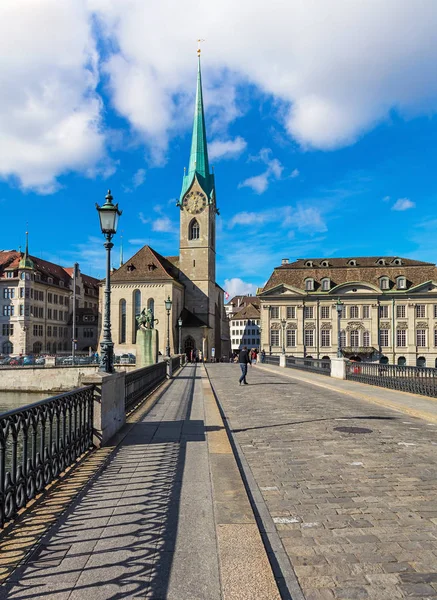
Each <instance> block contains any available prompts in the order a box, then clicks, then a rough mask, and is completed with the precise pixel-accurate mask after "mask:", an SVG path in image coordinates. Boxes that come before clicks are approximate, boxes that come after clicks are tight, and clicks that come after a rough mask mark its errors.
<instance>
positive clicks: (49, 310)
mask: <svg viewBox="0 0 437 600" xmlns="http://www.w3.org/2000/svg"><path fill="white" fill-rule="evenodd" d="M47 318H48V319H51V318H52V309H51V308H48V309H47Z"/></svg>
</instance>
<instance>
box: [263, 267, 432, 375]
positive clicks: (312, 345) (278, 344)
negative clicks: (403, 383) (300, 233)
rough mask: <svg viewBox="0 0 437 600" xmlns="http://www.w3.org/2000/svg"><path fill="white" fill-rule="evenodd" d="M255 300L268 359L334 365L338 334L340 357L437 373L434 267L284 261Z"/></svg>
mask: <svg viewBox="0 0 437 600" xmlns="http://www.w3.org/2000/svg"><path fill="white" fill-rule="evenodd" d="M259 299H260V302H261V324H262V340H261V347H262V348H263V349H264V350H265V351H266V353H271V354H280V353H282V352H283V351H285V353H286V354H288V355H293V356H303V357H305V356H306V357H313V358H325V357H328V358H332V357H334V356H337V350H338V347H339V334H340V347H341V352H342V355H343V356H345V357H347V358H351V359H353V360H356V361H370V362H382V363H384V362H389V363H391V364H399V365H412V366H416V365H419V366H429V367H435V366H437V362H436V361H437V268H436V266H435V265H434V264H433V263H426V262H421V261H415V260H411V259H406V258H401V257H357V258H332V259H330V258H317V259H302V260H297V261H295V262H292V263H290V262H289V261H288V260H287V259H284V260H283V261H282V265H281V266H279V267H277V268H275V269H274V271H273V273H272V275H271V276H270V278H269V280H268V282H267V283H266V285H265V286H264V288H263V289H262V291H260V292H259ZM338 299H340V301H341V303H342V304H343V306H342V308H341V314H340V320H338V313H337V309H336V303H337V302H338ZM338 325H339V326H338Z"/></svg>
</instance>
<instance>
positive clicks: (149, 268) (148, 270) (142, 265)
mask: <svg viewBox="0 0 437 600" xmlns="http://www.w3.org/2000/svg"><path fill="white" fill-rule="evenodd" d="M170 258H173V259H174V258H175V257H170ZM178 276H179V269H178V268H177V267H175V265H174V264H173V263H172V262H171V261H170V260H169V259H167V258H165V256H161V254H159V253H158V252H156V251H155V250H153V248H151V247H150V246H143V247H142V248H141V249H140V250H138V252H137V253H136V254H134V256H132V258H130V259H129V260H127V261H126V262H125V263H124V265H122V266H121V267H120V268H119V269H117V270H116V271H114V272H113V273H112V275H111V282H114V283H117V282H119V281H120V282H121V281H139V280H141V281H144V282H147V281H159V280H163V279H164V280H166V279H167V280H168V279H173V280H176V281H178Z"/></svg>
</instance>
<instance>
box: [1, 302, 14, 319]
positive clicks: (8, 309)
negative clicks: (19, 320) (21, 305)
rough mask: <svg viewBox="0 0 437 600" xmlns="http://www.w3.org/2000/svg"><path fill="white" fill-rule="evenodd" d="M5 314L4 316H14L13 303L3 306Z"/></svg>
mask: <svg viewBox="0 0 437 600" xmlns="http://www.w3.org/2000/svg"><path fill="white" fill-rule="evenodd" d="M3 316H4V317H13V316H14V307H13V305H12V304H7V305H5V306H3Z"/></svg>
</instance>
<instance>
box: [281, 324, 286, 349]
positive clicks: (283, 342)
mask: <svg viewBox="0 0 437 600" xmlns="http://www.w3.org/2000/svg"><path fill="white" fill-rule="evenodd" d="M286 324H287V321H286V320H285V319H281V327H282V354H285V326H286Z"/></svg>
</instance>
